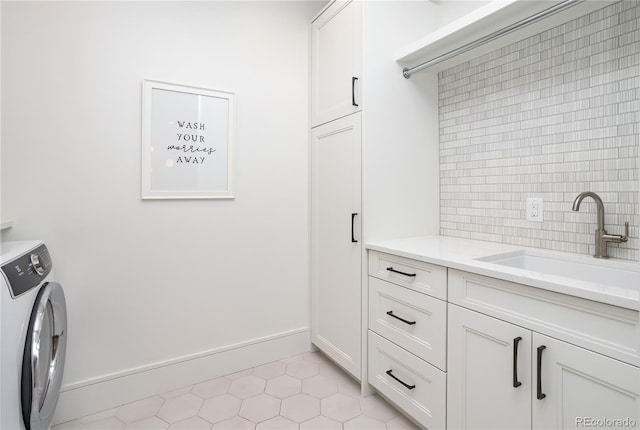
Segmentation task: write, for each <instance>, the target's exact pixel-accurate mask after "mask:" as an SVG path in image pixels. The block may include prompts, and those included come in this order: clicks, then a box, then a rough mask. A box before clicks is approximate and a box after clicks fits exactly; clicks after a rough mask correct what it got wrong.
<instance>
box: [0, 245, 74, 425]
mask: <svg viewBox="0 0 640 430" xmlns="http://www.w3.org/2000/svg"><path fill="white" fill-rule="evenodd" d="M0 269H1V272H0V273H1V276H0V290H1V291H0V345H1V347H2V348H1V350H0V370H1V372H0V429H2V430H14V429H27V430H31V429H33V430H39V429H48V428H49V427H50V426H51V421H52V419H53V414H54V412H55V408H56V404H57V403H58V394H59V391H60V385H61V383H62V373H63V370H64V361H65V354H66V345H67V310H66V303H65V298H64V292H63V291H62V287H61V286H60V284H59V283H57V282H55V281H54V280H53V272H52V261H51V257H50V255H49V251H48V250H47V247H46V246H45V245H44V244H43V243H42V242H37V241H27V242H3V243H2V244H1V245H0Z"/></svg>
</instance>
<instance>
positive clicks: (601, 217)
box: [572, 191, 604, 230]
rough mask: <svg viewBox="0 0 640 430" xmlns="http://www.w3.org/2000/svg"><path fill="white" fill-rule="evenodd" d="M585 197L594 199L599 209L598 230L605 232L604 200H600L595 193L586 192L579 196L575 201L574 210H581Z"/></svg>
mask: <svg viewBox="0 0 640 430" xmlns="http://www.w3.org/2000/svg"><path fill="white" fill-rule="evenodd" d="M585 197H591V198H592V199H593V201H594V202H596V208H597V210H598V211H597V224H598V226H597V229H598V230H604V204H603V203H602V199H601V198H600V196H599V195H597V194H596V193H594V192H591V191H585V192H583V193H580V194H578V196H577V197H576V198H575V200H574V201H573V208H572V209H573V210H574V211H578V210H580V203H582V200H584V198H585Z"/></svg>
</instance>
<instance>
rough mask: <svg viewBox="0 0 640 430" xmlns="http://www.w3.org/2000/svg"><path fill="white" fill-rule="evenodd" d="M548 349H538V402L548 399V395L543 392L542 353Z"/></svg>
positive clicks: (542, 346)
mask: <svg viewBox="0 0 640 430" xmlns="http://www.w3.org/2000/svg"><path fill="white" fill-rule="evenodd" d="M546 348H547V347H546V346H544V345H541V346H539V347H538V387H537V388H538V389H537V391H538V392H537V394H538V395H537V397H538V400H542V399H544V398H545V397H547V395H546V394H545V393H543V392H542V351H544V350H545V349H546Z"/></svg>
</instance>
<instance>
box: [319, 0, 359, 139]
mask: <svg viewBox="0 0 640 430" xmlns="http://www.w3.org/2000/svg"><path fill="white" fill-rule="evenodd" d="M361 23H362V17H361V11H360V4H359V3H358V2H357V1H353V0H336V1H335V2H334V3H333V4H331V5H330V6H329V7H328V8H327V9H326V10H325V11H324V12H323V13H322V14H321V15H320V16H318V18H316V20H315V21H313V23H312V24H311V44H312V45H311V53H312V54H311V92H312V94H311V105H312V106H311V124H312V126H313V127H315V126H317V125H320V124H324V123H326V122H328V121H331V120H334V119H337V118H340V117H343V116H345V115H349V114H351V113H354V112H357V111H359V110H361V104H362V102H361V94H360V78H361V74H362V73H361V70H362V61H361V58H362V54H361V51H362V43H361V39H362V24H361Z"/></svg>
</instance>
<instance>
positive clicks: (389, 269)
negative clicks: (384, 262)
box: [387, 267, 416, 278]
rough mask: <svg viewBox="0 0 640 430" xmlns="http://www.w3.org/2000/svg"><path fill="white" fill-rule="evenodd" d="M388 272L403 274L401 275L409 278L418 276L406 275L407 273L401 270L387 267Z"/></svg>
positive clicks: (413, 274)
mask: <svg viewBox="0 0 640 430" xmlns="http://www.w3.org/2000/svg"><path fill="white" fill-rule="evenodd" d="M387 270H388V271H389V272H393V273H399V274H401V275H404V276H409V277H411V278H413V277H414V276H416V274H415V273H406V272H401V271H399V270H396V269H394V268H393V267H387Z"/></svg>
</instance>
